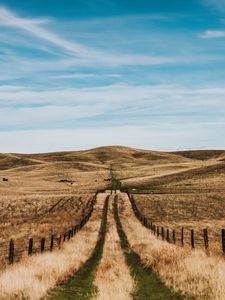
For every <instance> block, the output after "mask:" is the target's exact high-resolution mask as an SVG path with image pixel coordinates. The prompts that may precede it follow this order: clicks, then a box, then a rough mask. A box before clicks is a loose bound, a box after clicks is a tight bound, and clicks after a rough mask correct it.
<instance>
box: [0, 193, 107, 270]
mask: <svg viewBox="0 0 225 300" xmlns="http://www.w3.org/2000/svg"><path fill="white" fill-rule="evenodd" d="M104 191H105V190H98V191H97V192H96V193H95V195H94V196H93V198H92V199H91V200H90V201H89V203H88V208H87V210H86V213H85V215H84V216H83V218H82V219H81V221H80V222H79V223H78V224H75V225H74V226H71V227H70V228H68V229H67V230H65V231H64V232H58V233H54V234H52V235H49V236H42V237H35V238H34V237H30V238H29V239H28V240H27V242H26V241H24V238H22V239H21V240H20V239H18V240H14V239H10V241H9V243H4V244H2V245H1V258H0V264H1V266H6V265H8V264H13V263H15V262H19V261H20V260H21V259H22V258H23V257H26V256H32V255H34V254H37V253H44V252H46V251H50V252H52V251H53V250H56V249H60V248H61V245H62V244H63V243H64V242H66V241H69V240H70V239H71V238H72V237H74V236H75V235H76V233H78V232H79V231H80V230H81V229H82V228H83V227H84V225H85V224H86V223H87V222H88V220H89V219H90V217H91V215H92V212H93V210H94V206H95V203H96V198H97V195H98V193H100V192H104Z"/></svg>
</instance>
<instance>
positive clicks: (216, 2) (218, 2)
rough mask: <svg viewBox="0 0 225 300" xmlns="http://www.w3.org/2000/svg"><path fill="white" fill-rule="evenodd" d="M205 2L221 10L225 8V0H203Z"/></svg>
mask: <svg viewBox="0 0 225 300" xmlns="http://www.w3.org/2000/svg"><path fill="white" fill-rule="evenodd" d="M202 2H203V4H206V5H209V6H211V7H214V8H216V9H218V10H220V11H224V10H225V1H224V0H202Z"/></svg>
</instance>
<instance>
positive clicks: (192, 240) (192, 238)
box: [191, 229, 195, 249]
mask: <svg viewBox="0 0 225 300" xmlns="http://www.w3.org/2000/svg"><path fill="white" fill-rule="evenodd" d="M191 248H192V249H194V248H195V233H194V229H191Z"/></svg>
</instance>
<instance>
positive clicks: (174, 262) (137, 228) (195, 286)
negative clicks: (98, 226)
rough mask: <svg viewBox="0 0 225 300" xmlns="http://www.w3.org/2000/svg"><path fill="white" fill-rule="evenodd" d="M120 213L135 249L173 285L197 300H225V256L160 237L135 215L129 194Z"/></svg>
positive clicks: (122, 195) (124, 197)
mask: <svg viewBox="0 0 225 300" xmlns="http://www.w3.org/2000/svg"><path fill="white" fill-rule="evenodd" d="M120 216H121V221H122V225H123V228H124V230H125V233H126V235H127V237H128V241H129V243H130V245H131V247H132V249H133V250H134V251H135V252H137V253H138V254H139V255H140V257H141V260H142V262H143V263H144V264H145V265H146V266H148V267H150V268H151V269H152V270H153V271H155V272H156V273H158V274H159V276H160V277H161V279H162V280H163V281H164V282H165V283H166V284H167V285H168V286H169V287H172V288H174V289H176V290H177V291H182V292H183V293H186V294H189V295H192V296H194V297H195V298H196V299H202V300H206V299H208V300H224V295H225V281H224V278H225V261H224V258H222V257H219V256H218V257H214V256H213V257H209V256H207V255H206V254H205V253H204V252H203V251H201V250H195V251H191V250H190V249H187V248H181V247H178V246H174V245H171V244H169V243H167V242H163V241H160V240H158V239H157V238H156V237H155V236H154V235H152V234H150V232H149V230H148V229H146V228H145V227H144V226H142V225H141V223H140V222H139V221H138V220H137V219H136V218H135V216H134V215H133V212H132V209H131V206H130V204H129V201H128V198H127V196H126V195H125V194H121V196H120Z"/></svg>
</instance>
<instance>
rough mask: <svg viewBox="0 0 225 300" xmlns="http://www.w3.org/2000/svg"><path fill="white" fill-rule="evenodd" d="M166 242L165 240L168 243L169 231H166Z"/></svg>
mask: <svg viewBox="0 0 225 300" xmlns="http://www.w3.org/2000/svg"><path fill="white" fill-rule="evenodd" d="M166 240H167V242H169V241H170V231H169V229H167V230H166Z"/></svg>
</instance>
